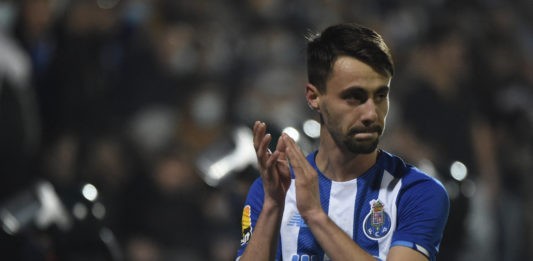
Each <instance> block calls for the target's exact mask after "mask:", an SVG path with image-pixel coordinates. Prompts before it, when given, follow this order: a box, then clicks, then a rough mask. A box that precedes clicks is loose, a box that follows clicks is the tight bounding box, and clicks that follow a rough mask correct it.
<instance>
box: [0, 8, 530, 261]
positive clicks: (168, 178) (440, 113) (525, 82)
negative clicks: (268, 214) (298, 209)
mask: <svg viewBox="0 0 533 261" xmlns="http://www.w3.org/2000/svg"><path fill="white" fill-rule="evenodd" d="M532 16H533V8H532V7H531V2H530V1H527V0H514V1H504V0H474V1H459V0H430V1H413V0H407V1H393V0H389V1H385V0H378V1H376V0H363V1H342V0H312V1H307V0H305V1H304V0H295V1H282V0H236V1H229V0H212V1H187V0H122V1H120V0H12V1H9V0H4V1H1V2H0V27H1V28H0V204H1V203H2V202H8V201H9V200H10V199H11V198H12V197H13V196H14V195H17V193H19V192H20V191H24V190H27V189H28V188H29V187H31V186H32V184H34V183H35V182H36V181H38V180H46V181H49V182H50V183H51V184H53V187H54V189H55V191H56V192H57V194H58V195H59V197H60V199H61V200H62V202H63V204H64V206H65V209H66V210H67V212H68V213H73V214H72V216H73V224H74V225H73V226H71V228H70V229H67V230H65V229H59V228H56V227H54V226H51V227H48V228H46V229H38V228H35V227H29V228H26V229H24V230H22V231H20V232H18V233H16V234H10V233H6V232H5V231H0V232H1V234H0V249H1V251H0V259H2V260H59V261H62V260H73V261H77V260H133V261H141V260H232V259H233V258H234V255H235V253H236V252H235V251H236V249H237V247H238V244H239V238H240V221H241V220H240V218H241V214H242V204H243V202H244V198H245V196H246V193H247V189H248V186H249V185H250V183H251V182H252V181H253V180H254V179H255V178H256V177H257V173H256V172H255V169H254V168H253V166H250V167H249V168H246V169H244V170H239V171H238V173H234V174H232V176H231V178H228V179H226V180H224V182H221V183H220V184H218V185H217V186H212V185H208V184H206V182H205V181H204V180H203V179H202V175H201V173H199V168H198V166H197V162H198V161H197V158H198V157H200V156H201V155H203V154H204V153H205V152H206V151H209V150H212V149H213V146H214V145H216V144H220V143H224V142H226V143H227V141H229V139H230V138H229V136H230V134H231V132H232V130H233V129H234V128H236V127H238V126H251V124H252V122H253V121H254V120H256V119H260V120H263V121H266V122H268V123H270V124H271V126H272V129H273V130H272V131H273V132H276V131H281V130H282V129H283V128H285V127H288V126H293V127H295V128H296V129H300V128H301V127H300V126H302V123H303V122H305V121H306V120H308V119H313V118H316V115H314V114H313V112H312V111H311V110H309V109H308V108H307V106H306V105H305V99H304V96H303V90H304V88H303V87H304V86H305V83H306V71H305V43H306V41H305V39H306V38H305V37H306V36H307V35H309V34H312V33H314V32H318V31H321V30H322V29H324V28H325V27H326V26H328V25H330V24H333V23H337V22H344V21H351V22H358V23H362V24H365V25H367V26H369V27H371V28H373V29H375V30H377V31H378V32H380V33H381V34H382V35H383V37H384V38H385V40H386V42H387V43H389V45H390V46H389V47H391V49H392V53H393V57H394V59H395V63H396V71H397V73H396V75H395V77H394V79H393V82H392V89H391V111H390V114H389V116H388V127H387V130H386V132H385V137H384V138H383V141H382V147H383V148H384V149H386V150H389V151H391V152H393V153H396V154H398V155H400V156H402V157H403V158H405V159H406V160H407V161H409V162H411V163H413V164H415V165H417V166H418V167H420V168H421V169H423V170H425V171H427V172H428V173H429V174H430V175H433V176H435V177H436V178H438V179H439V180H441V182H442V183H443V184H444V185H445V186H446V188H447V190H448V193H449V194H450V199H451V202H452V205H451V214H450V217H449V223H448V227H447V229H446V232H445V236H444V239H443V242H442V244H441V254H440V255H439V259H440V260H488V261H491V260H526V259H528V257H530V256H533V250H532V249H531V246H532V245H533V207H532V206H533V192H532V191H533V190H532V189H531V188H533V175H531V174H532V173H533V131H532V130H533V106H531V105H530V101H531V100H533V19H531V17H532ZM309 140H310V141H311V142H310V143H312V141H313V137H311V138H310V139H309ZM229 143H230V144H231V142H229ZM216 149H217V148H216V147H215V152H217V150H216ZM210 152H211V153H215V152H213V151H210ZM218 153H219V154H223V153H224V150H221V149H220V148H218ZM86 184H92V185H94V187H95V188H96V189H97V191H98V199H97V200H96V201H91V202H89V201H83V200H82V196H81V193H80V189H81V188H84V185H86ZM80 202H81V203H80ZM80 204H81V205H80ZM84 210H85V212H84ZM86 212H87V213H89V214H87V213H86ZM0 214H1V213H0ZM4 226H5V225H4ZM4 230H5V227H4Z"/></svg>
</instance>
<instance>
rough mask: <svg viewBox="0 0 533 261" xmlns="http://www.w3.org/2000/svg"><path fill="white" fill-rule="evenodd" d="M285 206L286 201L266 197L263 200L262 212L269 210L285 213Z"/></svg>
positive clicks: (270, 211) (269, 211)
mask: <svg viewBox="0 0 533 261" xmlns="http://www.w3.org/2000/svg"><path fill="white" fill-rule="evenodd" d="M284 208H285V202H284V201H283V202H279V201H277V200H274V199H271V198H265V202H263V209H262V210H261V212H268V213H278V212H279V213H283V209H284Z"/></svg>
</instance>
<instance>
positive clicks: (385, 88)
mask: <svg viewBox="0 0 533 261" xmlns="http://www.w3.org/2000/svg"><path fill="white" fill-rule="evenodd" d="M361 90H362V91H364V92H367V88H364V87H362V86H358V85H356V86H350V87H348V88H346V89H345V90H343V91H342V92H341V93H346V92H353V91H361ZM384 91H386V92H389V91H390V86H388V85H383V86H380V87H378V88H377V90H376V91H375V92H376V93H377V92H384Z"/></svg>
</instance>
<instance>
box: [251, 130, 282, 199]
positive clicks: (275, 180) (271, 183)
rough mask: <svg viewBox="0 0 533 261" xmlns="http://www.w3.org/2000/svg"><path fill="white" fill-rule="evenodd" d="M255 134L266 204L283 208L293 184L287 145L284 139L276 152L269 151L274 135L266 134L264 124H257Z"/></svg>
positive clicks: (279, 141) (255, 146)
mask: <svg viewBox="0 0 533 261" xmlns="http://www.w3.org/2000/svg"><path fill="white" fill-rule="evenodd" d="M253 134H254V148H255V153H256V155H257V161H258V163H259V172H260V175H261V179H262V180H263V188H264V190H265V203H273V204H275V205H278V206H283V205H284V204H285V195H286V194H287V190H288V189H289V185H290V184H291V176H290V171H289V164H288V162H287V159H286V154H285V144H284V142H283V141H282V139H279V140H278V143H277V145H276V150H275V151H274V152H271V151H270V150H269V149H268V146H269V144H270V142H271V141H272V135H270V134H267V133H266V124H265V123H264V122H259V121H256V122H255V124H254V126H253Z"/></svg>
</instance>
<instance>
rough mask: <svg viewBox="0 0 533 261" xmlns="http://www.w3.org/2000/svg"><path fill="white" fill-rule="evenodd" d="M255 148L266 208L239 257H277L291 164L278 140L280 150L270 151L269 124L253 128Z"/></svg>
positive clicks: (256, 125) (263, 209)
mask: <svg viewBox="0 0 533 261" xmlns="http://www.w3.org/2000/svg"><path fill="white" fill-rule="evenodd" d="M253 132H254V147H255V150H256V154H257V160H258V163H259V170H260V175H261V179H262V182H263V189H264V193H265V194H264V201H263V208H262V210H261V213H260V214H259V218H258V220H257V224H256V225H255V227H254V231H253V234H252V236H251V239H250V241H249V242H248V245H247V246H246V249H245V251H244V253H243V255H242V256H241V257H240V259H239V260H241V261H245V260H274V259H275V255H276V248H277V242H278V238H279V229H280V225H281V218H282V216H283V209H284V206H285V195H286V193H287V190H288V188H289V185H290V173H289V167H288V164H287V162H286V160H284V157H285V152H284V150H285V146H284V144H283V142H281V140H280V141H278V144H277V146H276V151H274V152H273V153H272V152H270V151H269V150H268V145H269V144H270V141H271V139H272V137H271V135H270V134H266V124H264V123H261V122H256V123H255V124H254V128H253Z"/></svg>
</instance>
